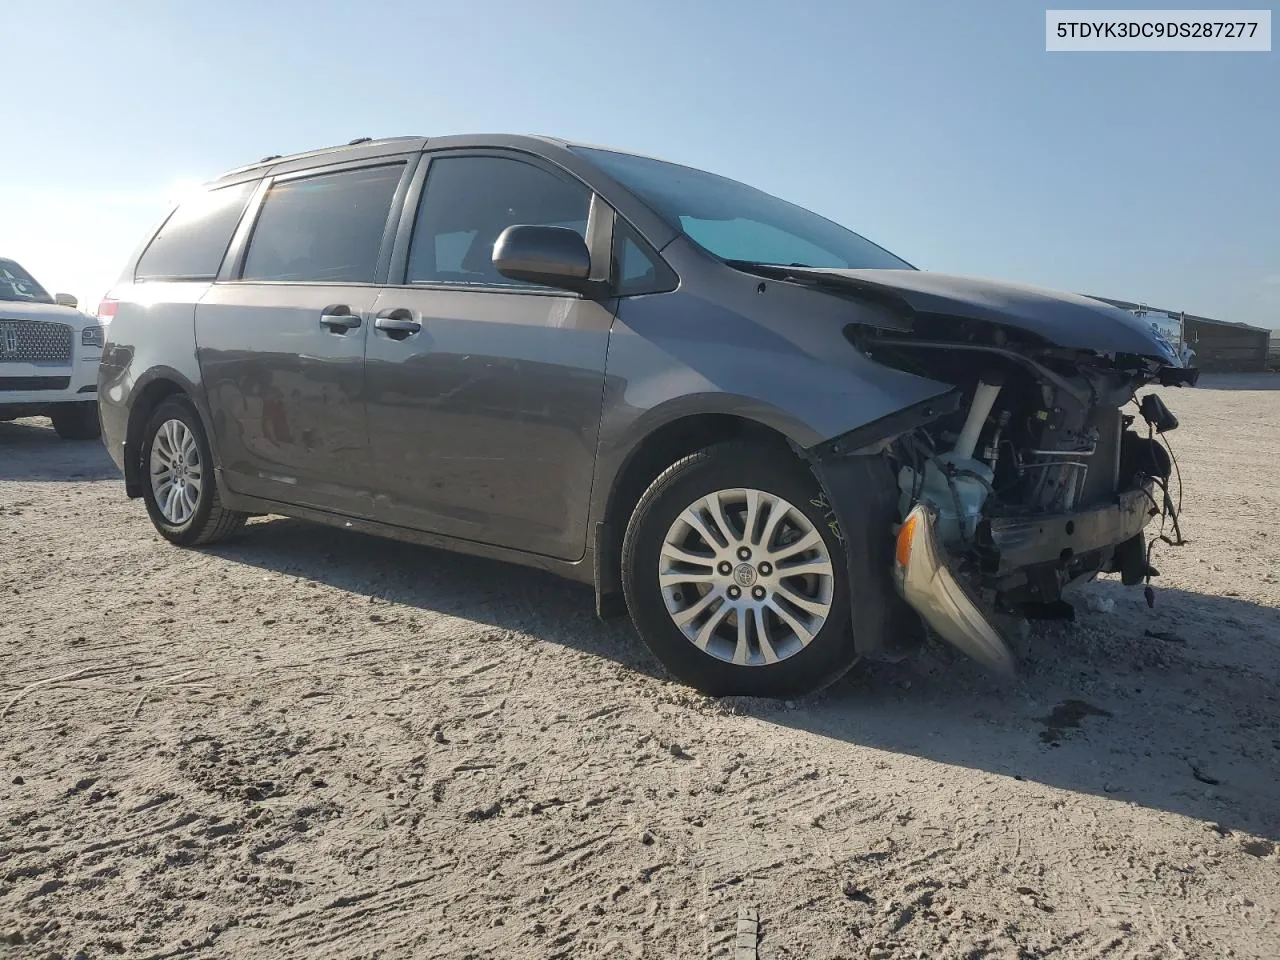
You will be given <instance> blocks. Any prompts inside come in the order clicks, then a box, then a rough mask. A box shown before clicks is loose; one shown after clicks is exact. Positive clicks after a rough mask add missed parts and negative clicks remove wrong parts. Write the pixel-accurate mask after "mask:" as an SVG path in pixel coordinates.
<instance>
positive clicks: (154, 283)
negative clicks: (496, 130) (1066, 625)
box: [98, 135, 1195, 696]
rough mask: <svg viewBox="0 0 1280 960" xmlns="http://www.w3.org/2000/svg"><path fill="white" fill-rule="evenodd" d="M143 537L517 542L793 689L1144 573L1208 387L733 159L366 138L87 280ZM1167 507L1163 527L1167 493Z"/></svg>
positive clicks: (546, 564) (110, 431)
mask: <svg viewBox="0 0 1280 960" xmlns="http://www.w3.org/2000/svg"><path fill="white" fill-rule="evenodd" d="M104 309H105V312H106V313H107V315H110V316H112V320H111V323H110V326H109V333H108V337H107V344H106V347H105V350H104V353H103V359H102V363H101V368H100V372H99V384H98V397H99V404H100V410H101V420H102V431H103V437H104V440H105V442H106V444H107V446H108V448H109V450H110V452H111V455H112V457H114V458H115V460H116V462H117V463H118V464H119V465H120V467H121V469H122V470H123V472H124V481H125V488H126V491H127V493H128V495H129V496H131V497H141V498H143V499H144V500H145V502H146V507H147V511H148V513H149V515H150V517H151V520H152V522H153V523H154V524H155V527H156V529H158V530H159V531H160V533H161V534H162V535H163V536H164V537H166V538H167V539H168V540H170V541H171V542H173V543H175V544H179V545H184V546H194V545H199V544H206V543H212V542H214V541H215V540H218V539H221V538H223V537H226V536H228V535H230V534H232V533H234V532H235V531H236V530H238V529H239V528H240V526H241V525H242V524H243V522H244V519H245V517H246V516H248V515H252V514H267V513H273V514H285V515H289V516H294V517H300V518H304V519H309V520H315V521H319V522H323V523H330V524H336V525H339V526H343V527H349V528H354V529H359V530H363V531H368V532H373V533H377V534H382V535H387V536H392V537H398V538H403V539H409V540H413V541H417V542H421V543H426V544H431V545H435V546H443V547H447V548H450V549H454V550H460V551H466V552H470V553H477V554H483V555H487V556H491V557H497V558H501V559H505V560H510V561H515V562H518V563H524V564H529V565H533V566H537V567H541V568H544V569H547V570H551V571H555V572H557V573H560V574H563V575H566V576H569V577H572V578H575V579H578V580H582V581H585V582H587V583H591V584H593V585H594V587H595V594H596V606H597V610H598V612H599V613H600V614H601V615H602V616H611V615H615V614H619V613H622V612H629V613H630V615H631V617H632V619H633V620H634V622H635V625H636V627H637V628H638V630H639V632H640V634H641V636H642V637H643V638H644V640H645V641H646V642H647V643H648V644H649V646H650V647H651V648H652V649H653V651H654V652H655V653H656V654H657V656H658V657H659V658H660V659H661V660H662V661H663V663H664V664H665V665H666V666H667V667H668V668H669V669H670V671H671V672H672V673H673V674H674V675H675V676H676V677H678V678H680V679H681V680H683V681H685V682H687V683H690V684H692V685H694V686H696V687H698V688H700V689H702V690H705V691H708V692H710V693H714V694H726V693H741V694H756V695H771V696H791V695H795V694H798V693H802V692H805V691H808V690H812V689H815V688H817V687H820V686H822V685H823V684H825V683H827V682H830V681H831V680H833V679H835V678H836V677H838V676H840V675H841V674H842V673H843V672H844V671H845V670H846V669H848V667H849V666H850V665H851V664H852V663H853V662H854V661H855V660H856V659H858V657H860V656H868V657H876V656H900V655H902V653H903V652H904V651H907V650H910V649H911V648H913V647H914V646H915V645H917V644H918V643H919V642H920V640H921V638H922V637H924V636H925V635H926V633H927V631H928V630H932V631H933V632H934V633H936V635H938V636H940V637H941V638H942V639H944V640H947V641H949V642H951V643H953V644H954V645H956V646H957V647H959V648H960V649H962V650H964V651H965V652H966V653H968V654H970V655H971V656H973V657H975V658H977V659H978V660H980V661H982V662H983V663H985V664H987V665H988V666H990V667H992V668H994V669H997V670H1010V669H1012V668H1013V666H1014V657H1013V654H1012V652H1011V651H1010V648H1009V646H1008V644H1007V643H1006V641H1005V638H1004V634H1003V632H1002V631H1003V630H1004V629H1007V624H1008V623H1009V622H1010V621H1011V619H1013V618H1018V617H1055V616H1065V615H1068V614H1069V610H1070V606H1069V600H1068V598H1067V596H1066V595H1064V590H1065V589H1066V588H1068V587H1069V586H1070V585H1071V584H1072V583H1074V582H1077V581H1080V580H1085V579H1089V578H1092V577H1094V576H1096V575H1097V574H1098V573H1100V572H1107V571H1112V572H1118V573H1120V574H1121V576H1122V578H1123V579H1124V581H1125V582H1126V583H1132V584H1137V583H1140V582H1144V581H1147V580H1149V578H1150V576H1151V575H1152V574H1154V572H1155V571H1154V570H1153V569H1152V568H1151V567H1150V564H1149V562H1148V561H1149V556H1148V553H1149V549H1148V544H1147V540H1146V539H1145V535H1144V529H1145V528H1146V527H1147V525H1148V523H1149V522H1150V521H1151V519H1152V517H1153V516H1155V515H1157V514H1159V513H1166V514H1172V501H1171V499H1170V497H1169V495H1168V486H1169V477H1170V472H1171V470H1170V460H1169V456H1168V454H1167V453H1166V451H1165V448H1164V447H1163V446H1162V445H1161V444H1160V443H1159V442H1158V437H1157V436H1156V435H1155V434H1154V433H1153V432H1152V431H1145V432H1142V433H1140V432H1139V431H1138V430H1136V429H1131V426H1132V425H1133V424H1134V423H1135V421H1136V420H1137V419H1138V418H1139V417H1140V418H1141V419H1142V420H1143V421H1144V423H1145V424H1149V425H1150V426H1151V427H1152V429H1153V430H1154V431H1156V432H1163V431H1166V430H1168V429H1172V428H1173V427H1174V426H1176V424H1177V421H1176V418H1174V417H1173V415H1172V414H1171V413H1170V412H1169V411H1168V409H1167V408H1166V407H1165V406H1164V404H1163V403H1162V402H1161V401H1160V398H1159V396H1158V395H1157V394H1149V395H1147V396H1145V397H1144V398H1143V401H1142V403H1141V405H1140V406H1139V407H1136V408H1135V409H1134V410H1133V412H1131V413H1126V412H1125V411H1124V410H1122V407H1124V406H1125V405H1126V404H1127V403H1128V402H1130V400H1131V399H1133V398H1134V397H1135V391H1136V390H1138V389H1139V388H1140V387H1142V386H1144V385H1146V384H1152V383H1158V384H1165V385H1175V384H1177V385H1181V384H1184V383H1192V382H1194V379H1195V371H1194V370H1188V369H1185V368H1183V367H1182V365H1181V363H1180V362H1179V359H1178V357H1177V355H1176V354H1175V352H1174V351H1173V349H1172V348H1171V347H1170V345H1169V344H1168V343H1167V342H1166V341H1164V340H1162V339H1160V337H1159V335H1158V334H1157V333H1155V332H1153V331H1152V330H1151V329H1149V328H1148V327H1146V326H1145V325H1143V324H1142V323H1141V322H1139V321H1138V320H1137V319H1136V318H1134V317H1132V316H1130V315H1129V314H1127V313H1125V312H1123V311H1121V310H1118V309H1116V308H1113V307H1111V306H1108V305H1106V304H1103V303H1101V302H1099V301H1096V300H1093V299H1089V298H1085V297H1079V296H1073V295H1068V294H1056V293H1049V292H1046V291H1041V290H1035V289H1030V288H1026V287H1017V286H1011V285H1007V284H997V283H991V282H987V281H978V280H972V279H967V278H962V277H953V276H945V275H940V274H936V273H929V272H925V271H920V270H917V269H915V268H914V267H912V266H911V265H910V264H908V263H906V262H905V261H903V260H901V259H899V258H898V257H896V256H894V255H893V254H891V253H889V252H887V251H886V250H884V249H882V248H880V247H878V246H876V245H875V244H874V243H871V242H870V241H868V240H866V239H864V238H863V237H861V236H859V235H857V234H855V233H852V232H850V231H849V230H846V229H845V228H843V227H841V226H838V225H836V224H834V223H832V222H831V221H829V220H825V219H823V218H822V217H819V216H817V215H816V214H813V213H810V212H809V211H807V210H804V209H801V208H799V207H797V206H794V205H792V204H789V203H786V202H784V201H782V200H779V199H777V198H775V197H772V196H769V195H767V194H765V193H762V192H760V191H758V190H755V189H752V188H750V187H747V186H745V185H743V184H740V183H737V182H735V181H732V180H728V179H725V178H723V177H719V176H715V175H712V174H709V173H705V172H702V171H699V170H694V169H691V168H688V167H683V166H678V165H675V164H671V163H667V162H663V161H659V160H654V159H649V158H646V157H640V156H635V155H631V154H627V153H622V152H619V151H615V150H609V149H603V148H598V147H587V146H581V145H576V144H571V143H567V142H564V141H561V140H555V139H551V138H542V137H524V136H506V135H502V136H463V137H444V138H432V139H424V138H397V139H385V140H378V141H369V140H362V141H354V142H353V143H351V144H348V145H346V146H342V147H336V148H332V149H327V150H320V151H316V152H312V153H307V154H302V155H298V156H292V157H269V158H267V159H265V160H263V161H261V162H260V163H256V164H253V165H250V166H247V167H244V168H241V169H238V170H234V171H232V172H230V173H228V174H226V175H225V176H223V177H221V178H220V179H218V180H217V181H215V182H213V183H211V184H209V185H208V186H207V187H206V188H204V189H203V190H201V191H199V192H198V193H197V194H195V195H194V196H192V197H190V198H188V199H187V200H185V201H184V202H182V203H180V204H179V205H178V206H177V207H176V208H175V209H174V210H173V211H172V212H171V213H170V214H169V216H167V217H166V219H165V220H164V222H163V223H162V224H161V225H160V226H159V227H158V229H157V230H156V231H155V233H154V235H152V236H150V237H148V238H147V240H146V242H145V243H144V244H143V245H142V247H141V249H140V250H139V251H138V253H137V255H136V256H134V257H133V258H132V260H131V261H130V263H129V265H128V267H127V269H126V270H125V273H124V276H123V277H122V278H121V280H120V282H119V284H118V285H117V286H116V287H115V288H114V289H113V290H112V291H111V293H110V294H109V296H108V301H107V303H106V305H105V307H104ZM1171 519H1172V520H1173V521H1174V523H1175V529H1176V515H1172V516H1171Z"/></svg>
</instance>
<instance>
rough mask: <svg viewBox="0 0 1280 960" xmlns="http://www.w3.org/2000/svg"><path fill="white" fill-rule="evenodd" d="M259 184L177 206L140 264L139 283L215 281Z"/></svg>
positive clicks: (223, 189) (207, 193)
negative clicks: (232, 238)
mask: <svg viewBox="0 0 1280 960" xmlns="http://www.w3.org/2000/svg"><path fill="white" fill-rule="evenodd" d="M256 186H257V184H256V183H253V182H249V183H237V184H236V185H235V186H231V187H220V188H219V189H217V190H207V191H205V192H204V193H201V194H198V195H197V196H194V197H192V198H191V199H190V200H186V201H184V202H183V203H181V204H179V205H178V208H177V209H176V210H174V211H173V213H172V214H170V215H169V219H168V220H166V221H165V222H164V226H162V227H161V228H160V232H159V233H157V234H156V235H155V237H154V238H153V239H152V241H151V243H149V244H148V245H147V249H146V251H145V252H144V253H143V254H142V257H141V258H140V259H139V260H138V267H137V269H136V270H135V271H134V278H135V279H137V280H212V279H213V278H214V277H216V276H217V275H218V267H220V266H221V265H222V258H223V257H224V256H225V255H226V253H227V245H228V244H230V243H231V235H232V234H233V233H234V232H235V229H236V224H238V223H239V222H240V215H241V214H242V213H244V208H245V205H246V204H247V203H248V202H249V195H250V194H251V193H253V189H254V187H256Z"/></svg>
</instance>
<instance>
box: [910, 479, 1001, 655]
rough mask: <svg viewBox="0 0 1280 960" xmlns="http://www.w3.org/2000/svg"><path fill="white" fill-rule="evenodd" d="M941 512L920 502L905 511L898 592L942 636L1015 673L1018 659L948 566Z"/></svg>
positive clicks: (972, 653) (957, 646)
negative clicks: (939, 528)
mask: <svg viewBox="0 0 1280 960" xmlns="http://www.w3.org/2000/svg"><path fill="white" fill-rule="evenodd" d="M937 521H938V515H937V511H935V510H934V509H933V507H931V506H929V505H928V504H924V503H920V504H917V505H916V506H915V507H913V508H912V510H911V512H910V513H908V514H907V519H906V521H904V522H903V524H902V527H901V529H899V531H898V540H897V545H896V548H895V550H894V564H893V567H894V579H895V582H896V584H897V587H898V593H899V594H901V596H902V598H903V599H904V600H906V601H907V603H909V604H910V605H911V606H912V608H913V609H914V610H915V611H916V612H917V613H918V614H920V616H921V617H923V618H924V621H925V622H926V623H927V624H929V626H930V627H932V628H933V629H934V630H935V631H936V632H937V633H938V635H939V636H940V637H942V639H944V640H946V641H947V642H948V643H950V644H951V645H952V646H954V647H956V648H957V649H958V650H960V651H961V652H962V653H965V654H968V655H969V656H970V657H972V658H973V659H974V660H977V661H978V662H979V663H981V664H983V665H984V666H986V667H989V668H991V669H992V670H995V671H996V672H997V673H1001V674H1005V675H1008V676H1011V675H1012V674H1013V673H1014V672H1015V664H1016V659H1015V657H1014V655H1013V651H1012V650H1010V649H1009V645H1008V644H1007V643H1005V641H1004V638H1003V637H1001V636H1000V633H999V631H997V630H996V628H995V627H993V626H992V625H991V623H990V622H989V621H988V619H987V616H986V614H984V613H983V612H982V609H981V607H979V606H978V604H977V602H976V601H975V600H974V599H973V598H972V597H970V596H969V593H968V591H967V590H965V588H964V586H963V585H962V584H961V583H960V581H959V580H957V579H956V577H955V576H954V575H953V574H952V573H951V570H950V569H949V568H948V567H947V564H946V561H945V559H944V558H945V556H946V553H945V552H944V550H943V546H942V542H941V540H940V539H939V538H938V532H937Z"/></svg>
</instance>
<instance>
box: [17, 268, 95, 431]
mask: <svg viewBox="0 0 1280 960" xmlns="http://www.w3.org/2000/svg"><path fill="white" fill-rule="evenodd" d="M104 333H105V330H104V329H103V324H102V322H101V321H99V320H98V319H97V318H95V317H89V316H86V315H85V314H83V313H81V312H80V311H79V310H77V309H76V298H75V297H73V296H70V295H68V294H65V293H60V294H58V295H57V296H56V297H51V296H49V294H48V293H47V292H45V289H44V287H42V286H40V284H38V283H36V281H35V279H34V278H33V277H32V276H31V274H29V273H27V271H26V270H24V269H22V267H21V266H19V265H18V264H17V263H15V262H14V261H13V260H6V259H4V258H3V257H0V420H15V419H17V418H18V417H41V416H45V417H48V418H49V419H51V420H52V421H53V428H54V430H56V431H58V436H60V437H62V438H63V439H64V440H92V439H93V438H95V437H97V436H98V435H99V425H98V396H97V390H98V360H99V359H100V358H101V357H102V343H103V338H104Z"/></svg>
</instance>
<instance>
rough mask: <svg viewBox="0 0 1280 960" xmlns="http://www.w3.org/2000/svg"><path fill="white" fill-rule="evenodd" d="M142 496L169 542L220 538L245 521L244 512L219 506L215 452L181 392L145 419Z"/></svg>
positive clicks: (192, 542)
mask: <svg viewBox="0 0 1280 960" xmlns="http://www.w3.org/2000/svg"><path fill="white" fill-rule="evenodd" d="M144 436H145V441H144V442H143V445H142V467H143V469H144V470H146V472H147V482H146V484H145V485H144V486H143V491H142V496H143V499H144V500H145V501H146V504H147V514H148V515H149V516H150V517H151V522H152V523H153V524H154V525H155V528H156V530H158V531H159V532H160V535H161V536H162V537H164V538H165V539H166V540H168V541H169V542H170V543H176V544H178V545H179V546H183V547H190V546H196V545H198V544H203V543H214V542H216V541H218V540H223V539H225V538H226V537H229V536H231V535H232V534H233V533H235V532H237V531H238V530H239V529H240V528H241V527H242V526H244V521H245V515H244V514H243V513H237V512H236V511H234V510H227V509H226V508H224V507H223V506H222V501H221V498H220V497H219V496H218V487H217V482H216V479H215V477H214V472H213V454H212V452H211V451H210V448H209V440H208V438H207V437H206V436H205V432H204V425H203V424H202V423H201V422H200V415H199V414H198V413H196V409H195V407H194V406H192V404H191V401H190V400H188V399H186V398H185V397H170V398H169V399H167V400H165V401H164V402H162V403H161V404H160V405H159V406H158V407H156V409H155V412H154V413H152V414H151V419H150V420H148V421H147V427H146V433H145V435H144Z"/></svg>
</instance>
